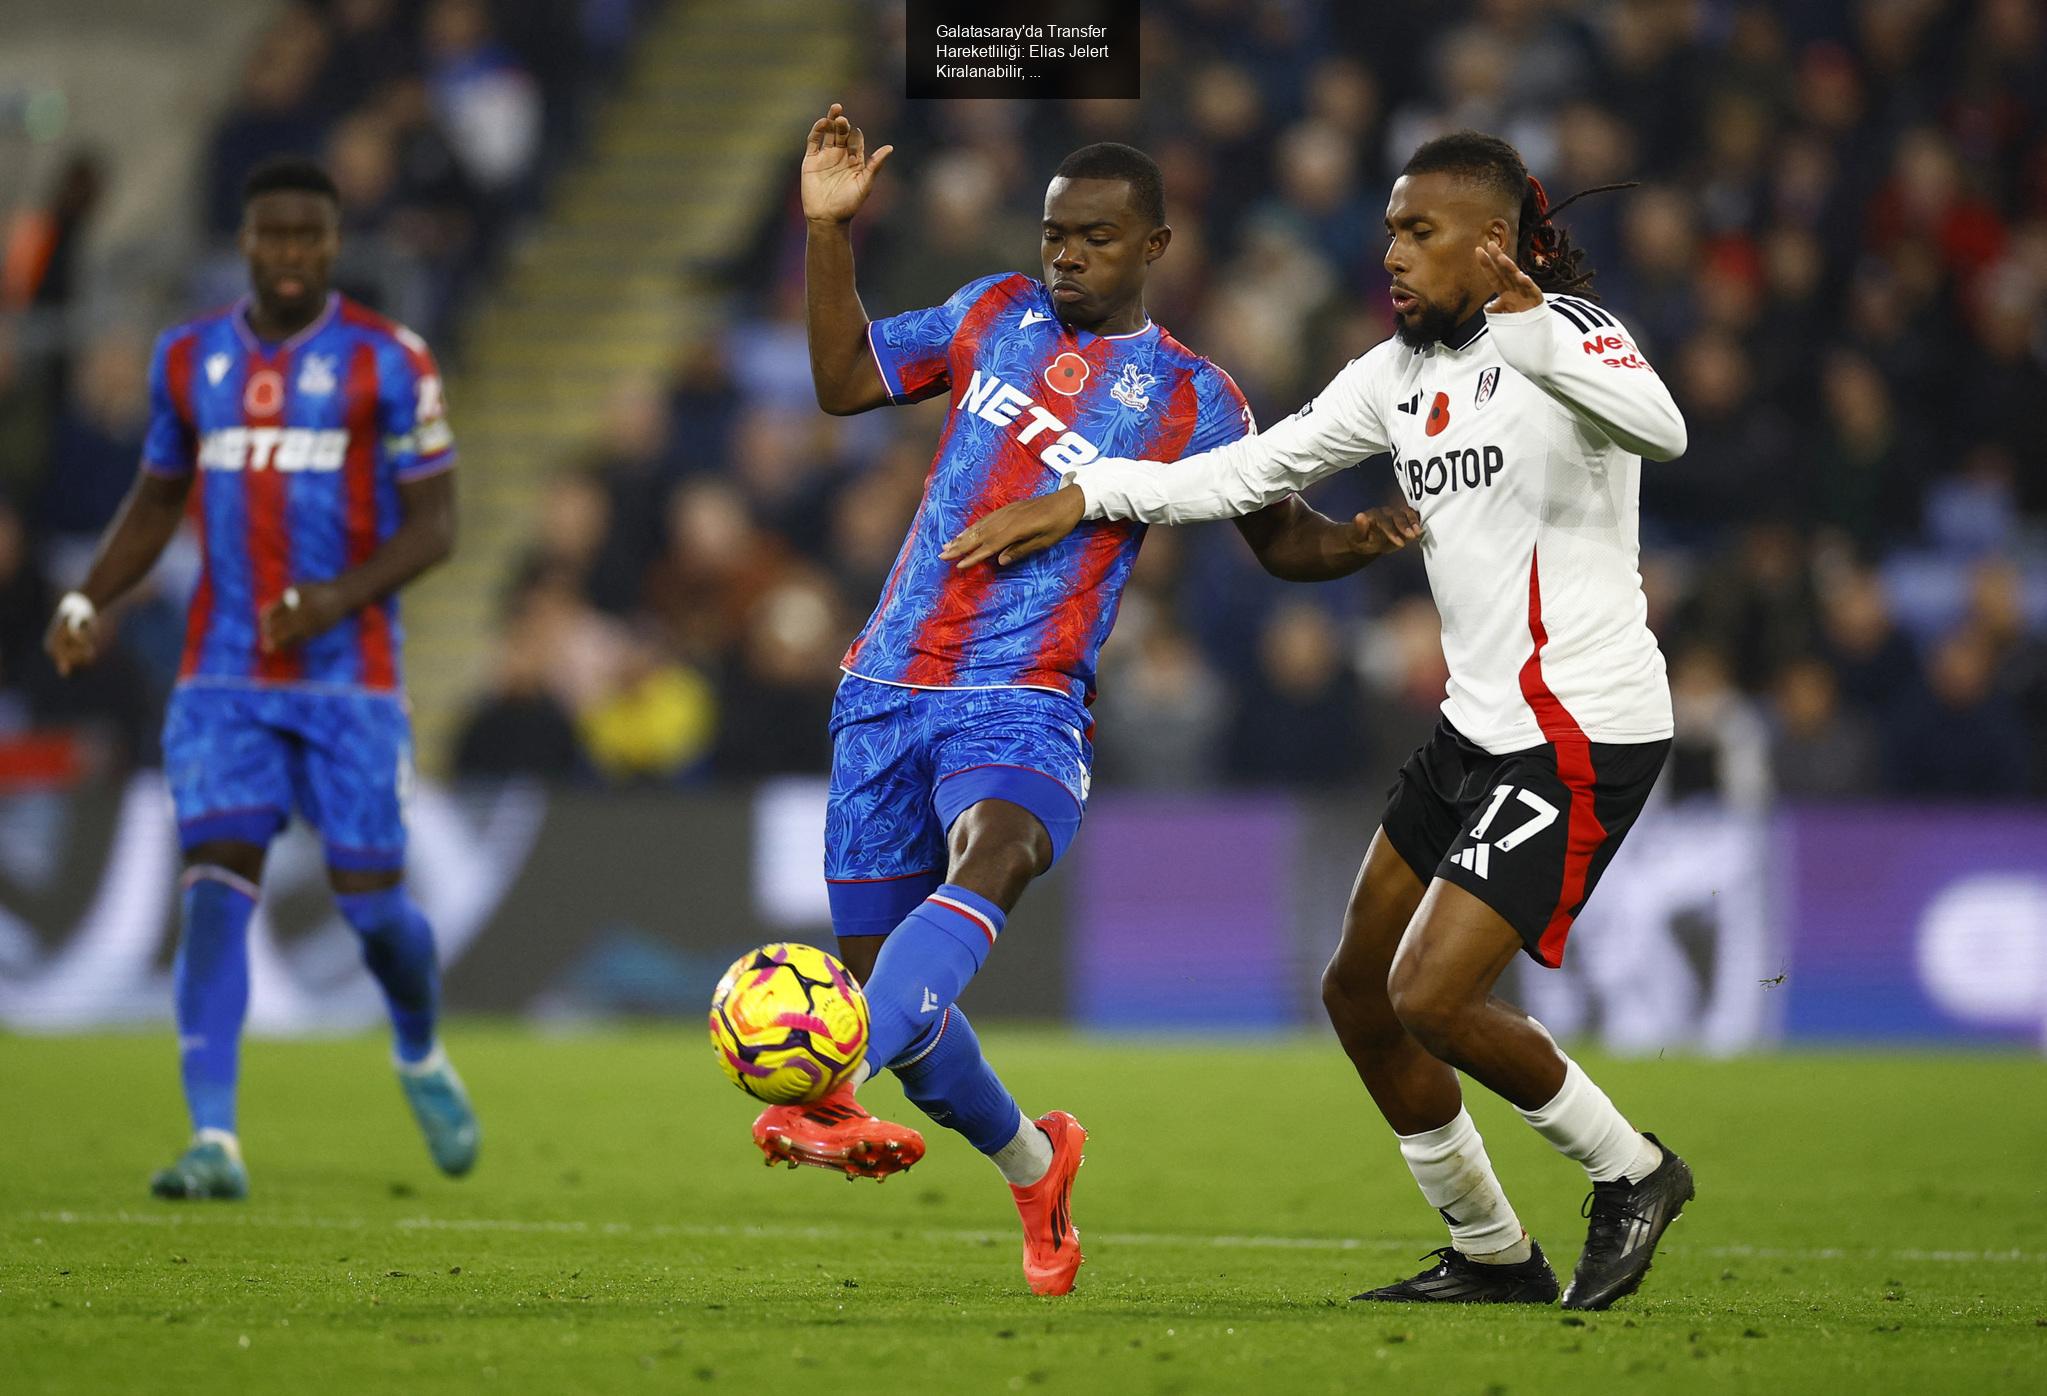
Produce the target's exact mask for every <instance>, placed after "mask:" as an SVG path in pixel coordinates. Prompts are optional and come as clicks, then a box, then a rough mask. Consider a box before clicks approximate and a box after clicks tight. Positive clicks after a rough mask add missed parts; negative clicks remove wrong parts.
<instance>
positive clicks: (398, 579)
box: [260, 470, 455, 652]
mask: <svg viewBox="0 0 2047 1396" xmlns="http://www.w3.org/2000/svg"><path fill="white" fill-rule="evenodd" d="M398 508H399V512H400V513H401V514H402V515H403V517H402V518H401V519H400V521H399V524H398V527H397V529H396V530H395V531H394V532H393V533H392V534H391V536H390V537H389V538H386V539H385V540H384V544H383V546H382V547H380V548H378V549H377V550H376V551H375V552H373V553H371V554H370V555H369V556H368V557H366V558H364V559H363V560H362V562H361V563H360V564H359V565H357V566H355V567H351V568H350V569H349V570H348V571H346V572H343V573H342V574H341V575H340V576H338V577H335V578H333V579H331V580H329V581H324V582H301V583H299V584H298V585H296V586H293V587H291V588H290V589H289V590H287V591H286V592H285V594H284V596H283V597H282V598H281V599H280V600H277V601H273V602H271V603H270V604H269V605H268V606H265V607H264V608H263V614H262V616H261V618H260V626H261V629H262V646H263V649H264V650H265V651H266V652H275V651H277V650H283V649H289V648H290V647H291V646H293V645H297V644H302V643H304V642H305V641H307V640H309V639H311V638H312V637H313V636H315V635H318V634H319V633H320V632H321V631H323V630H326V629H327V628H328V627H329V626H331V625H334V624H335V623H336V622H338V621H340V620H342V619H343V618H344V617H346V616H349V615H352V614H354V613H355V612H356V611H359V610H361V609H362V608H363V607H365V606H367V605H369V604H370V603H371V602H372V601H381V600H382V599H383V598H384V597H386V596H388V595H390V594H391V593H392V592H394V591H396V590H398V589H399V588H400V587H402V586H404V585H405V584H406V583H407V582H410V581H411V580H412V579H413V578H415V577H417V576H419V574H420V573H422V572H424V571H426V570H427V569H428V568H429V567H432V566H434V565H435V564H436V563H439V562H442V561H444V560H446V558H447V557H448V555H449V554H450V553H452V552H454V551H455V472H454V471H452V470H443V471H440V472H438V473H436V474H433V475H428V476H426V477H424V478H422V479H418V480H401V481H400V482H399V484H398Z"/></svg>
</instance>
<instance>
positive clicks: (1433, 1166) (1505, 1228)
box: [1399, 1108, 1529, 1264]
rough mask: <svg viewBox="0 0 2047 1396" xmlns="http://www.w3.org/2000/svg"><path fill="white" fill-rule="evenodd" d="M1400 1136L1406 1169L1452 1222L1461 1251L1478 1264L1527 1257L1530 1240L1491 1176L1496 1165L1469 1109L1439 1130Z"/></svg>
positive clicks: (1452, 1238) (1454, 1239) (1453, 1240)
mask: <svg viewBox="0 0 2047 1396" xmlns="http://www.w3.org/2000/svg"><path fill="white" fill-rule="evenodd" d="M1399 1138H1400V1156H1401V1157H1402V1158H1404V1159H1406V1160H1407V1171H1408V1172H1410V1173H1412V1174H1414V1180H1415V1182H1416V1183H1418V1184H1419V1185H1420V1186H1421V1190H1422V1196H1423V1197H1426V1198H1427V1199H1428V1200H1429V1205H1430V1206H1431V1207H1434V1208H1435V1209H1436V1210H1437V1211H1438V1212H1440V1213H1442V1214H1443V1220H1444V1221H1446V1222H1448V1223H1449V1224H1450V1241H1451V1243H1452V1244H1453V1245H1455V1246H1456V1247H1457V1249H1458V1250H1460V1251H1462V1252H1463V1253H1464V1254H1465V1255H1467V1256H1469V1257H1471V1258H1472V1259H1474V1260H1480V1259H1483V1260H1486V1261H1489V1262H1499V1263H1503V1264H1512V1263H1514V1262H1515V1261H1519V1260H1526V1259H1527V1258H1528V1255H1529V1252H1528V1250H1527V1246H1528V1237H1527V1235H1526V1233H1524V1232H1523V1231H1522V1230H1521V1220H1520V1218H1518V1217H1516V1216H1515V1215H1514V1209H1513V1208H1512V1207H1510V1206H1508V1205H1507V1194H1506V1193H1504V1192H1502V1191H1501V1190H1500V1180H1499V1179H1498V1178H1496V1177H1494V1176H1493V1161H1492V1160H1491V1159H1489V1158H1487V1157H1486V1151H1485V1141H1484V1140H1483V1139H1480V1138H1479V1137H1478V1126H1477V1125H1475V1124H1473V1123H1472V1122H1471V1113H1470V1112H1469V1111H1467V1110H1464V1109H1461V1108H1460V1109H1459V1110H1458V1112H1457V1118H1456V1119H1454V1120H1452V1121H1450V1123H1449V1124H1447V1125H1444V1126H1443V1127H1442V1128H1440V1129H1432V1130H1428V1131H1426V1132H1425V1133H1422V1134H1403V1135H1401V1136H1399ZM1517 1252H1518V1253H1517Z"/></svg>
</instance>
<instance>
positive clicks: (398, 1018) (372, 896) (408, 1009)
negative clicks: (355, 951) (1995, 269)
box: [334, 887, 441, 1062]
mask: <svg viewBox="0 0 2047 1396" xmlns="http://www.w3.org/2000/svg"><path fill="white" fill-rule="evenodd" d="M334 900H335V902H336V904H338V905H339V906H340V908H341V916H342V919H343V920H345V921H347V922H348V924H349V925H351V926H353V927H354V928H355V933H356V934H357V935H358V936H361V937H362V962H363V963H364V964H365V965H367V966H369V971H370V973H371V974H372V975H374V976H375V977H376V980H377V983H378V985H379V986H380V987H381V988H382V989H383V991H384V1002H385V1003H386V1004H388V1005H389V1006H390V1009H391V1029H392V1036H393V1037H394V1038H395V1039H396V1041H397V1045H398V1060H399V1061H401V1062H420V1061H425V1060H426V1058H427V1056H428V1055H429V1054H431V1053H432V1051H433V1050H434V1018H435V1015H436V1013H437V1012H438V1010H439V1008H440V1000H441V973H440V967H439V965H438V964H437V963H436V961H435V959H434V931H433V927H432V926H430V925H428V924H427V919H426V916H425V914H424V913H422V912H421V911H420V909H419V907H418V906H416V905H415V904H414V903H413V900H412V898H411V897H408V896H407V895H405V889H404V888H403V887H386V888H385V889H384V890H383V891H381V892H350V893H347V894H346V895H343V896H338V897H336V898H335V899H334Z"/></svg>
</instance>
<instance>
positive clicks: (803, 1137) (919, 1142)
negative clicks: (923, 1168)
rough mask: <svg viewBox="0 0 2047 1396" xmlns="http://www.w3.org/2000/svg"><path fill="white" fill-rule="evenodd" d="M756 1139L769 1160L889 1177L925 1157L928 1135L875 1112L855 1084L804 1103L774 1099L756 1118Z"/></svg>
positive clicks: (858, 1175)
mask: <svg viewBox="0 0 2047 1396" xmlns="http://www.w3.org/2000/svg"><path fill="white" fill-rule="evenodd" d="M753 1142H754V1143H755V1144H757V1145H758V1146H759V1147H760V1151H761V1152H762V1153H764V1154H766V1155H767V1156H768V1163H769V1164H770V1165H774V1164H777V1163H786V1164H788V1165H789V1166H790V1167H791V1168H794V1167H796V1166H797V1165H799V1164H808V1165H809V1166H810V1167H812V1168H830V1169H835V1170H837V1171H838V1172H840V1173H843V1174H845V1175H846V1176H847V1177H848V1178H874V1179H876V1180H879V1179H882V1178H886V1177H888V1175H889V1174H891V1173H901V1172H904V1171H905V1170H907V1169H909V1168H910V1167H912V1166H913V1165H914V1164H915V1163H916V1162H917V1161H918V1160H919V1159H921V1158H923V1157H924V1136H923V1135H921V1134H919V1133H918V1132H917V1131H916V1130H914V1129H911V1128H909V1127H908V1126H907V1125H898V1124H891V1123H889V1122H888V1121H887V1120H884V1119H880V1118H877V1117H876V1116H873V1115H870V1114H868V1113H867V1111H866V1110H865V1109H864V1108H863V1107H862V1106H861V1104H860V1102H859V1101H858V1100H856V1099H854V1097H853V1090H852V1088H851V1087H850V1086H839V1087H836V1088H834V1089H833V1090H832V1091H831V1093H830V1094H828V1095H826V1096H824V1097H823V1098H822V1099H819V1100H813V1101H810V1102H808V1103H806V1104H802V1105H770V1106H769V1107H768V1108H767V1109H765V1110H763V1111H761V1113H760V1118H759V1119H757V1120H755V1121H754V1122H753Z"/></svg>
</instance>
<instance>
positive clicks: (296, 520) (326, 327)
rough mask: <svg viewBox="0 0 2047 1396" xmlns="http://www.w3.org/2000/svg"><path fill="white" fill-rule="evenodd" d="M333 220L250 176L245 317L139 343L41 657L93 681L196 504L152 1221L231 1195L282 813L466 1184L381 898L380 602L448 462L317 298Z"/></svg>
mask: <svg viewBox="0 0 2047 1396" xmlns="http://www.w3.org/2000/svg"><path fill="white" fill-rule="evenodd" d="M340 216H341V210H340V201H339V197H338V195H337V194H336V191H335V187H334V183H333V181H332V180H331V179H330V178H329V177H328V176H327V174H326V172H325V171H324V170H322V169H321V168H320V167H319V166H317V165H315V164H313V163H311V162H309V161H304V160H296V159H289V158H281V159H276V160H272V161H269V162H266V163H265V164H263V165H261V166H259V167H258V168H257V169H256V170H255V171H253V172H252V173H251V174H250V176H249V179H248V183H247V185H246V188H245V193H244V212H243V221H242V229H241V234H240V245H241V250H242V253H243V255H244V257H246V258H247V260H248V264H249V285H250V292H251V294H250V295H248V296H246V297H244V298H243V299H242V300H241V301H239V302H237V303H236V304H234V305H233V306H231V307H229V308H227V309H225V310H221V311H216V312H213V313H211V314H208V315H204V316H201V317H200V318H198V319H196V320H192V321H189V322H187V323H185V324H183V325H180V326H178V327H177V328H175V329H172V330H170V331H169V332H167V333H166V334H164V335H163V336H162V338H160V339H159V340H158V341H157V345H156V353H155V358H154V361H153V363H152V365H151V369H150V420H149V430H148V436H147V439H146V441H145V443H144V446H143V453H142V467H141V471H140V473H139V475H138V476H137V478H136V481H135V484H134V487H133V488H132V489H131V490H130V491H129V493H128V498H127V500H126V502H125V503H124V504H123V505H122V507H121V511H120V513H119V514H118V515H117V516H116V517H115V519H114V522H113V524H112V525H111V526H110V527H109V529H108V530H107V533H106V536H105V537H104V538H103V539H102V540H101V543H100V548H99V552H98V555H97V556H96V557H95V558H94V560H93V564H92V569H91V571H90V572H89V573H88V575H87V576H86V579H85V582H84V585H83V586H81V587H80V588H79V589H78V590H77V591H74V592H71V593H70V594H69V595H67V596H65V597H64V598H63V600H62V601H61V602H60V603H59V605H58V608H57V614H56V616H55V617H54V618H53V619H52V621H51V623H50V630H49V635H48V638H47V646H48V648H49V651H50V654H51V657H52V658H53V659H54V660H55V661H56V664H57V667H58V669H59V671H60V672H63V673H67V674H68V673H69V672H70V671H71V670H73V669H75V668H78V667H79V666H81V665H84V664H89V663H91V662H92V661H93V660H94V659H95V658H96V657H97V656H98V654H99V651H100V644H101V625H100V620H99V613H100V611H101V610H102V609H104V608H105V607H106V606H108V605H110V604H111V603H113V602H114V601H116V600H117V599H119V598H120V597H121V596H122V595H123V594H125V593H126V592H127V591H128V590H129V589H130V588H131V587H133V586H134V585H135V584H136V583H137V582H139V581H141V580H142V579H143V577H144V576H146V575H147V574H148V572H149V569H150V568H151V566H153V565H154V564H155V562H156V559H157V556H158V555H159V554H160V553H162V551H163V549H164V547H165V545H166V544H168V543H169V542H170V540H171V537H172V535H173V534H174V533H176V531H177V528H178V522H179V520H180V518H182V517H183V515H184V513H185V511H186V506H187V502H188V500H190V501H191V502H192V506H193V513H194V514H195V516H196V518H197V521H198V524H199V529H200V538H201V542H202V546H203V549H204V557H205V568H204V571H203V572H202V574H201V576H200V581H199V586H198V589H197V591H196V592H195V593H194V595H193V598H192V607H191V614H190V617H189V620H188V622H187V626H186V632H185V654H184V659H183V662H182V664H181V666H180V669H179V680H178V687H177V690H176V692H175V693H174V694H173V695H172V698H171V702H170V708H169V711H168V713H167V714H166V715H165V719H164V739H163V745H164V767H165V771H166V774H167V775H168V777H169V780H170V786H171V798H172V801H173V802H174V804H175V805H176V808H177V817H178V834H179V839H180V842H181V843H182V844H183V847H184V855H185V876H184V882H183V888H184V892H183V929H182V934H181V935H180V936H179V939H178V955H177V964H176V969H175V976H176V983H177V1021H178V1049H179V1053H180V1060H181V1064H182V1070H183V1078H184V1087H185V1101H186V1104H187V1106H188V1107H189V1109H190V1111H191V1117H192V1128H193V1137H192V1143H191V1146H190V1147H189V1148H188V1149H186V1151H185V1152H184V1153H183V1154H182V1155H181V1156H180V1157H179V1158H178V1159H177V1160H176V1161H175V1162H174V1163H172V1164H171V1165H170V1166H169V1167H168V1168H165V1169H164V1170H163V1171H161V1172H160V1173H158V1174H157V1175H156V1177H155V1178H154V1180H153V1181H152V1182H151V1185H150V1186H151V1190H152V1191H153V1192H155V1193H156V1195H157V1196H159V1197H167V1198H208V1197H211V1198H238V1197H243V1196H246V1195H247V1192H248V1186H249V1180H248V1172H247V1170H246V1169H245V1168H244V1167H243V1164H242V1157H241V1148H240V1144H239V1142H238V1139H237V1135H236V1125H235V1081H236V1073H237V1066H238V1056H239V1050H240V1042H241V1030H242V1019H243V1016H244V1014H245V1012H246V1010H247V1007H248V999H249V959H248V927H249V918H250V916H251V914H252V913H253V912H254V911H255V909H256V898H257V895H258V888H259V886H260V884H261V881H262V876H263V860H264V855H265V852H266V850H267V848H268V846H269V843H270V841H271V839H272V838H274V837H275V836H276V835H277V833H278V832H279V831H280V830H281V829H282V828H283V827H284V824H285V822H286V820H287V819H288V818H289V817H290V814H291V812H292V810H294V809H296V810H298V811H299V813H301V814H302V815H304V816H305V818H306V819H307V821H308V822H309V823H311V824H312V825H313V827H314V828H315V829H317V830H318V831H319V833H320V836H321V839H322V840H323V842H324V843H325V846H326V855H327V867H328V881H329V882H330V883H331V884H332V886H333V888H334V892H335V896H336V901H337V902H338V904H339V906H340V908H341V914H342V916H343V917H344V918H345V919H346V920H347V922H348V924H349V925H350V926H352V927H353V928H354V929H355V931H356V934H357V935H358V936H360V937H361V940H362V954H363V962H364V963H365V964H366V965H368V967H369V970H370V973H371V974H372V975H374V976H375V977H376V980H377V983H378V984H379V985H380V986H381V987H382V989H383V991H384V997H385V999H386V1001H387V1002H388V1004H389V1005H390V1010H391V1021H392V1025H393V1028H394V1031H395V1038H396V1049H397V1065H398V1079H399V1082H400V1083H401V1085H402V1086H403V1088H404V1093H405V1096H406V1099H407V1100H408V1101H409V1102H410V1103H411V1106H412V1111H413V1114H414V1115H415V1116H416V1117H417V1119H418V1121H419V1125H420V1128H421V1129H422V1130H423V1131H424V1132H425V1134H426V1139H427V1144H428V1146H429V1148H430V1149H431V1150H432V1153H433V1157H434V1161H435V1163H437V1164H438V1165H439V1166H440V1167H441V1169H442V1171H444V1172H446V1173H449V1174H452V1175H459V1174H462V1173H466V1172H467V1171H468V1170H469V1168H470V1167H471V1165H472V1164H474V1162H475V1160H476V1149H477V1127H476V1119H475V1115H474V1114H473V1112H472V1111H471V1109H470V1105H469V1099H468V1096H467V1094H466V1092H465V1091H464V1090H463V1087H462V1083H461V1081H460V1079H459V1078H458V1077H457V1076H456V1075H455V1071H454V1068H453V1067H451V1066H450V1065H449V1064H448V1060H447V1057H446V1055H445V1054H444V1053H443V1052H442V1051H441V1049H440V1047H439V1046H438V1044H437V1042H436V1040H435V1033H434V1025H435V1016H436V1012H437V1008H438V1000H439V971H438V969H437V967H436V962H435V955H434V938H433V931H432V928H431V927H429V926H428V924H427V921H426V918H425V916H423V915H422V914H421V912H420V909H419V908H418V906H416V905H415V904H414V903H413V901H412V899H411V898H410V897H409V896H407V895H406V892H405V889H404V887H403V885H402V878H403V870H404V863H405V820H404V809H403V802H404V798H405V790H406V785H407V783H408V782H409V780H410V772H411V740H412V739H411V732H410V720H409V718H408V716H407V712H406V706H405V697H404V693H403V690H402V689H401V687H400V683H399V673H398V656H399V649H400V635H399V628H398V606H397V598H396V593H397V591H398V589H399V588H400V587H402V586H404V585H405V584H406V583H407V582H409V581H411V580H412V579H413V578H414V577H417V576H418V575H419V574H420V573H422V572H424V571H425V570H426V569H427V568H429V567H431V566H433V565H434V564H435V563H437V562H439V561H441V560H442V559H443V558H445V557H447V556H448V553H449V552H450V550H451V549H452V548H453V546H454V539H455V488H454V475H453V473H452V467H453V465H454V463H455V454H454V442H453V439H452V437H451V436H450V434H449V431H448V423H447V420H446V417H445V415H444V413H443V408H442V402H441V380H440V376H439V374H438V372H437V371H436V369H435V367H434V360H433V355H432V354H430V353H429V352H428V350H427V346H426V344H425V343H424V342H423V341H422V340H421V339H420V338H419V336H417V335H415V334H413V333H412V331H410V330H408V329H406V328H405V327H404V326H402V325H397V324H393V323H392V322H391V321H389V320H386V319H384V318H383V317H381V316H379V315H376V314H373V313H372V312H370V311H369V310H367V309H365V308H363V307H362V306H360V305H357V304H355V303H354V302H352V301H349V300H346V299H344V298H343V297H341V296H340V295H338V294H336V293H333V292H331V291H329V289H328V283H329V278H330V273H331V271H332V268H333V265H334V259H335V256H336V255H337V253H338V251H339V248H340ZM194 496H196V498H195V497H194Z"/></svg>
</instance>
